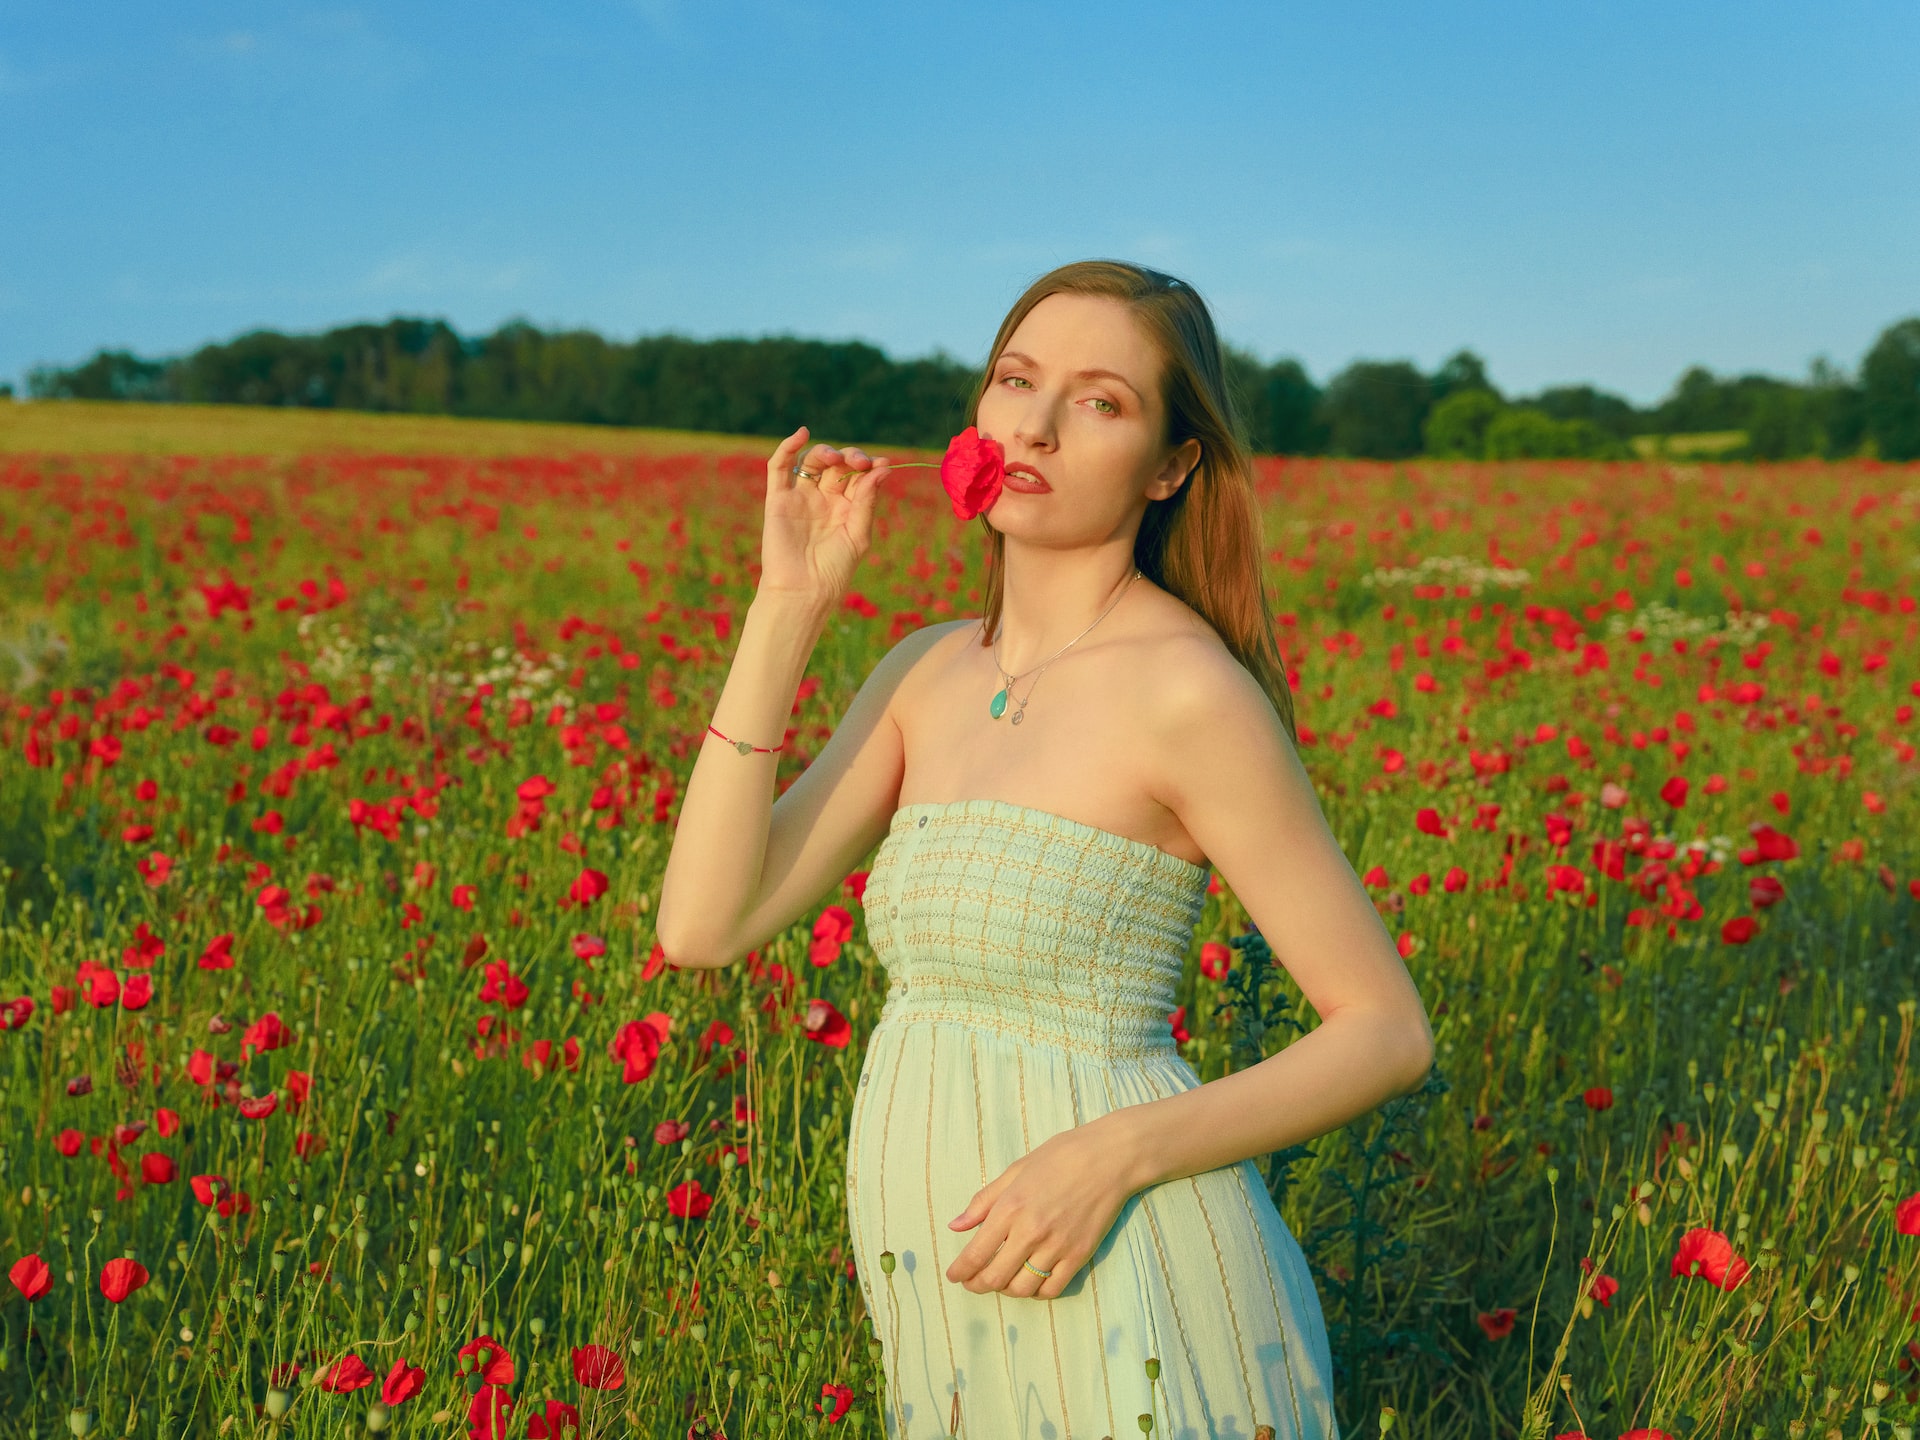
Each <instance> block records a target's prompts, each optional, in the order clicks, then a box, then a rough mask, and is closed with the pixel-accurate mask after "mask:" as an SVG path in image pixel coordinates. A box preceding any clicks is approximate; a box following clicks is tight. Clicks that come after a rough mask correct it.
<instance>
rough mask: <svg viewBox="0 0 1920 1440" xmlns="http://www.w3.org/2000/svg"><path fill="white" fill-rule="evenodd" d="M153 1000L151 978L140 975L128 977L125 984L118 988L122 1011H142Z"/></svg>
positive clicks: (146, 975) (143, 974)
mask: <svg viewBox="0 0 1920 1440" xmlns="http://www.w3.org/2000/svg"><path fill="white" fill-rule="evenodd" d="M152 999H153V976H151V975H148V974H145V973H142V974H139V975H129V976H128V977H127V983H126V984H125V985H123V986H121V987H120V1008H121V1009H122V1010H144V1009H146V1008H147V1005H148V1003H149V1002H151V1001H152Z"/></svg>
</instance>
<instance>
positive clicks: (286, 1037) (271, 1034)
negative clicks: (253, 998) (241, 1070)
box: [240, 1010, 293, 1056]
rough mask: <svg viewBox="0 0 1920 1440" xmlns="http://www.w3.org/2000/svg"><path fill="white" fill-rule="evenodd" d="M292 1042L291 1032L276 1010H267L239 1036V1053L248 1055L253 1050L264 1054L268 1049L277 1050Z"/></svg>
mask: <svg viewBox="0 0 1920 1440" xmlns="http://www.w3.org/2000/svg"><path fill="white" fill-rule="evenodd" d="M292 1043H293V1032H292V1031H291V1030H289V1029H288V1028H287V1027H286V1025H285V1024H283V1023H282V1022H281V1019H280V1016H279V1013H278V1012H277V1011H273V1010H269V1011H267V1013H266V1014H264V1015H262V1016H261V1017H260V1018H259V1019H258V1020H256V1021H254V1022H253V1024H251V1025H249V1026H248V1027H247V1029H246V1033H245V1034H243V1035H242V1036H241V1037H240V1053H241V1055H242V1056H250V1055H252V1054H253V1053H254V1052H255V1051H258V1052H259V1053H261V1054H263V1055H264V1054H265V1053H266V1052H267V1051H269V1050H278V1049H281V1048H282V1047H284V1046H287V1045H291V1044H292Z"/></svg>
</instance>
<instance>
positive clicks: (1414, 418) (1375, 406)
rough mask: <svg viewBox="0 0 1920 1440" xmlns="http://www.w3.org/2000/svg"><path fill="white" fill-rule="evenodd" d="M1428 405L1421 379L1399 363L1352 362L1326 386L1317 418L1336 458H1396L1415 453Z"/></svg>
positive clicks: (1429, 398)
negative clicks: (1323, 427) (1344, 456)
mask: <svg viewBox="0 0 1920 1440" xmlns="http://www.w3.org/2000/svg"><path fill="white" fill-rule="evenodd" d="M1431 407H1432V392H1431V390H1430V389H1429V387H1428V385H1427V377H1426V376H1424V375H1422V374H1421V373H1420V372H1419V371H1418V370H1416V369H1415V368H1414V367H1413V366H1412V365H1411V364H1410V363H1409V362H1407V361H1405V360H1389V361H1379V360H1356V361H1355V362H1354V363H1353V364H1351V365H1349V366H1348V367H1347V368H1346V369H1345V370H1342V371H1341V372H1340V373H1339V374H1338V375H1336V376H1334V377H1333V379H1332V380H1331V381H1330V382H1329V383H1328V385H1327V389H1326V393H1325V394H1323V395H1322V396H1321V397H1320V409H1319V414H1320V419H1321V422H1322V423H1323V424H1324V425H1325V426H1326V429H1327V438H1328V442H1329V444H1330V446H1331V448H1332V451H1333V453H1334V454H1336V455H1354V456H1364V457H1366V458H1369V459H1375V460H1401V459H1405V458H1406V457H1408V456H1410V455H1418V454H1419V453H1420V443H1421V434H1420V427H1421V426H1422V425H1423V424H1424V423H1425V422H1426V418H1427V411H1428V410H1429V409H1430V408H1431Z"/></svg>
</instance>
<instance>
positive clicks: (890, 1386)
mask: <svg viewBox="0 0 1920 1440" xmlns="http://www.w3.org/2000/svg"><path fill="white" fill-rule="evenodd" d="M869 1043H871V1040H869ZM888 1078H889V1080H890V1082H891V1083H889V1084H888V1086H887V1108H886V1111H885V1113H884V1114H883V1115H882V1116H881V1119H880V1155H881V1163H882V1164H885V1163H886V1154H887V1150H888V1148H889V1147H888V1144H887V1141H888V1139H889V1137H891V1135H892V1134H893V1100H894V1097H895V1096H896V1095H898V1094H899V1093H900V1084H899V1072H898V1063H897V1061H896V1064H895V1067H894V1069H893V1071H892V1072H891V1073H890V1074H889V1077H888ZM886 1242H887V1187H886V1186H885V1185H884V1184H883V1185H881V1187H880V1248H881V1249H882V1250H885V1249H886V1248H887V1243H886ZM861 1273H862V1274H864V1273H865V1271H864V1269H863V1270H862V1271H861ZM875 1293H878V1292H877V1290H876V1292H875ZM895 1299H896V1297H895V1296H894V1293H893V1286H892V1284H891V1277H889V1284H888V1286H887V1323H888V1326H889V1330H888V1336H887V1342H888V1343H887V1350H888V1351H892V1349H893V1341H894V1338H895V1333H896V1332H897V1331H898V1329H899V1324H898V1321H899V1317H898V1315H897V1314H896V1313H895V1310H896V1308H897V1307H896V1305H895ZM895 1358H896V1359H897V1358H898V1357H897V1356H896V1357H895ZM886 1378H887V1398H888V1399H889V1400H891V1401H892V1402H893V1409H894V1414H895V1416H896V1418H897V1419H898V1420H899V1422H900V1433H901V1434H902V1435H905V1434H906V1433H907V1417H906V1415H905V1413H904V1412H903V1411H902V1410H901V1408H900V1405H901V1401H900V1386H899V1385H898V1384H897V1383H895V1382H896V1381H897V1379H898V1378H899V1377H898V1376H897V1375H889V1376H888V1377H886Z"/></svg>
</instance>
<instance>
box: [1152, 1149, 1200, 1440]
mask: <svg viewBox="0 0 1920 1440" xmlns="http://www.w3.org/2000/svg"><path fill="white" fill-rule="evenodd" d="M1151 1193H1152V1187H1149V1189H1148V1190H1146V1191H1142V1192H1141V1197H1140V1211H1141V1213H1142V1214H1144V1215H1145V1216H1146V1217H1147V1233H1148V1234H1149V1235H1151V1236H1152V1237H1153V1253H1154V1254H1155V1255H1157V1256H1159V1257H1160V1273H1161V1274H1162V1275H1163V1276H1165V1277H1166V1280H1167V1308H1168V1309H1170V1310H1172V1311H1173V1324H1174V1328H1175V1329H1177V1330H1178V1331H1179V1332H1180V1350H1181V1353H1182V1354H1183V1355H1185V1357H1186V1374H1187V1376H1188V1378H1189V1379H1191V1378H1192V1376H1193V1375H1194V1373H1195V1371H1194V1364H1193V1341H1191V1340H1190V1339H1188V1338H1187V1322H1186V1321H1185V1320H1182V1319H1181V1318H1180V1302H1179V1300H1177V1299H1176V1298H1174V1289H1173V1277H1174V1275H1175V1273H1176V1272H1175V1270H1174V1268H1173V1265H1172V1264H1171V1262H1169V1261H1168V1259H1167V1251H1166V1247H1165V1246H1164V1245H1163V1244H1162V1243H1161V1240H1160V1221H1159V1218H1158V1217H1157V1216H1156V1215H1155V1214H1154V1213H1153V1206H1152V1205H1151V1204H1150V1203H1149V1202H1148V1199H1147V1197H1148V1195H1149V1194H1151ZM1194 1393H1195V1394H1196V1395H1197V1396H1198V1397H1199V1400H1200V1415H1201V1418H1202V1419H1204V1420H1205V1421H1206V1422H1207V1433H1208V1434H1209V1435H1211V1434H1213V1432H1214V1431H1215V1429H1216V1428H1218V1427H1217V1426H1216V1425H1215V1424H1214V1419H1213V1409H1212V1407H1211V1406H1209V1405H1208V1404H1207V1395H1206V1391H1205V1389H1204V1388H1196V1389H1195V1392H1194Z"/></svg>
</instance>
